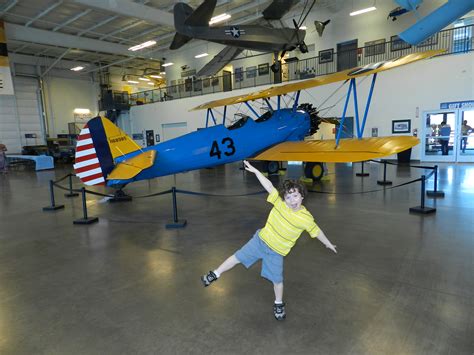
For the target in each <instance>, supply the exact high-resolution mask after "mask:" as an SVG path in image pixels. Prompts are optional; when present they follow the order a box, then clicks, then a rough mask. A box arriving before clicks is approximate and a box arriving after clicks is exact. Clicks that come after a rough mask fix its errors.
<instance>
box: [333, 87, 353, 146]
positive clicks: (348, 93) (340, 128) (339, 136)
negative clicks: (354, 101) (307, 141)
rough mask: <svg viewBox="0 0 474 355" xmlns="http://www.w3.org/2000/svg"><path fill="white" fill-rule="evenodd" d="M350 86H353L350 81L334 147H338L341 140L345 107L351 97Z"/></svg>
mask: <svg viewBox="0 0 474 355" xmlns="http://www.w3.org/2000/svg"><path fill="white" fill-rule="evenodd" d="M352 85H354V82H353V81H352V80H351V83H350V85H349V89H348V90H347V95H346V102H345V104H344V111H342V117H341V121H340V122H339V129H338V130H337V136H336V147H337V146H338V145H339V140H340V139H341V133H342V128H343V127H344V120H345V119H346V112H347V106H348V104H349V98H350V97H351V91H352Z"/></svg>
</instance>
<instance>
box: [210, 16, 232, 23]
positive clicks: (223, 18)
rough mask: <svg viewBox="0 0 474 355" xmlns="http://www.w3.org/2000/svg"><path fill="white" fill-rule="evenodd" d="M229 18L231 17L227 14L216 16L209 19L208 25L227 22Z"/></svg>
mask: <svg viewBox="0 0 474 355" xmlns="http://www.w3.org/2000/svg"><path fill="white" fill-rule="evenodd" d="M230 17H231V16H230V15H229V14H220V15H218V16H214V17H213V18H211V21H209V25H213V24H215V23H218V22H222V21H225V20H228V19H230Z"/></svg>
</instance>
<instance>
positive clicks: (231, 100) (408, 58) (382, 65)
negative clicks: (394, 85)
mask: <svg viewBox="0 0 474 355" xmlns="http://www.w3.org/2000/svg"><path fill="white" fill-rule="evenodd" d="M445 51H446V50H444V49H440V50H430V51H426V52H420V53H412V54H407V55H405V56H403V57H399V58H396V59H392V60H388V61H383V62H379V63H372V64H368V65H366V66H363V67H356V68H352V69H347V70H343V71H340V72H337V73H334V74H328V75H322V76H318V77H316V78H312V79H308V80H304V81H299V82H296V83H291V84H286V85H281V86H272V87H270V88H268V89H265V90H261V91H256V92H253V93H250V94H247V95H243V96H233V97H228V98H225V99H220V100H215V101H210V102H207V103H205V104H202V105H199V106H196V107H195V108H193V109H192V110H191V111H193V110H203V109H208V108H214V107H219V106H227V105H234V104H238V103H241V102H245V101H250V100H257V99H262V98H267V97H272V96H278V95H283V94H287V93H289V92H294V91H298V90H305V89H309V88H312V87H315V86H321V85H326V84H331V83H335V82H338V81H344V80H348V79H352V78H357V77H360V76H366V75H370V74H374V73H378V72H381V71H385V70H389V69H393V68H396V67H399V66H401V65H405V64H409V63H413V62H416V61H418V60H422V59H426V58H430V57H433V56H435V55H439V54H441V53H444V52H445Z"/></svg>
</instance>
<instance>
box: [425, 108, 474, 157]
mask: <svg viewBox="0 0 474 355" xmlns="http://www.w3.org/2000/svg"><path fill="white" fill-rule="evenodd" d="M423 120H424V124H423V125H422V135H421V137H422V142H421V144H422V156H421V160H422V161H434V162H474V110H473V109H453V110H449V109H446V110H434V111H425V112H423Z"/></svg>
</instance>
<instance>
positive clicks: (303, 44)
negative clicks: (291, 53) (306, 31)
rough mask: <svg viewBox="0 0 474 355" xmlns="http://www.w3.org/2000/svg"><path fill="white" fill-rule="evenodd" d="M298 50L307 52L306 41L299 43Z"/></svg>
mask: <svg viewBox="0 0 474 355" xmlns="http://www.w3.org/2000/svg"><path fill="white" fill-rule="evenodd" d="M300 51H301V53H308V46H307V45H306V43H301V44H300Z"/></svg>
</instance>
